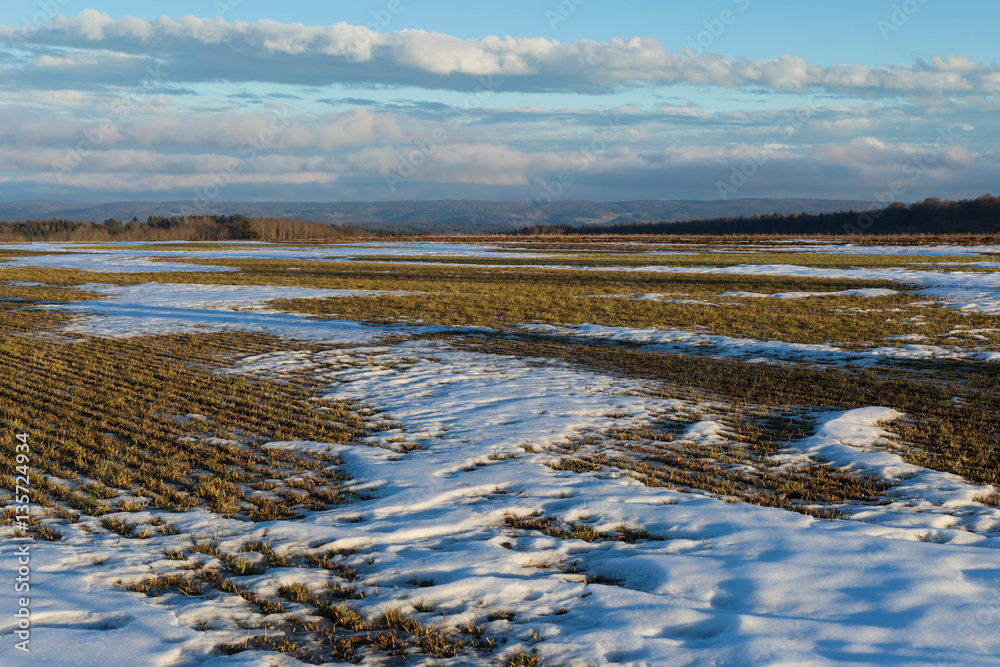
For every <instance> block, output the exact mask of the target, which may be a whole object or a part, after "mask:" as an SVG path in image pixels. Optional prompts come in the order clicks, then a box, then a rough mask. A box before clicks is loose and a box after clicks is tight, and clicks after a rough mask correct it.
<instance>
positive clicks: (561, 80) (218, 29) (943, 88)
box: [0, 10, 1000, 96]
mask: <svg viewBox="0 0 1000 667" xmlns="http://www.w3.org/2000/svg"><path fill="white" fill-rule="evenodd" d="M18 34H19V31H18V30H16V29H12V28H0V40H4V39H11V38H12V37H16V36H17V35H18ZM25 36H26V35H25ZM30 44H31V45H33V47H34V48H36V49H38V50H39V52H38V53H36V55H35V57H34V58H33V59H32V60H30V61H29V62H28V63H26V64H22V65H11V66H8V67H7V68H5V69H6V72H5V73H6V74H8V76H12V77H15V78H16V77H17V76H20V77H21V79H22V81H23V80H25V79H29V78H31V77H37V76H39V75H41V76H44V75H45V73H48V74H49V75H53V74H54V73H56V72H60V73H62V74H64V75H65V74H69V73H72V74H73V75H74V76H75V77H76V78H77V79H78V81H79V83H78V85H80V86H86V85H88V83H89V84H91V85H123V84H124V83H125V82H126V81H129V80H131V81H134V80H135V76H136V75H137V74H139V73H141V72H142V71H143V69H144V67H145V66H146V65H148V64H149V63H151V62H152V61H153V60H154V58H161V59H163V60H164V61H165V62H164V63H163V64H164V66H165V68H166V70H167V71H168V72H169V73H170V78H171V80H172V81H177V82H199V81H217V80H230V81H269V82H289V83H299V84H304V85H326V84H331V83H359V82H364V83H367V84H388V85H415V86H420V87H426V88H450V89H460V90H468V89H469V88H470V80H474V79H475V78H476V77H481V76H494V77H502V79H503V85H504V90H523V91H552V90H576V91H583V92H591V93H599V92H601V91H604V90H608V89H610V88H614V87H618V86H629V85H632V84H635V83H643V84H652V85H669V84H675V83H694V84H708V85H713V86H721V87H725V88H740V87H748V86H756V87H760V86H763V87H767V88H770V89H772V90H784V91H802V90H808V89H814V88H822V89H825V90H833V91H843V92H852V93H854V94H865V95H874V96H883V95H885V94H894V95H896V94H902V95H908V94H925V95H926V94H932V95H939V94H944V93H975V94H983V93H988V92H991V91H995V90H996V88H997V81H998V77H1000V69H998V68H997V67H996V66H995V65H994V66H985V65H979V64H976V63H974V62H973V61H971V60H969V59H968V58H966V57H963V56H956V55H949V56H947V57H943V58H942V57H939V56H935V57H933V58H931V59H930V60H929V61H926V62H924V61H918V62H916V63H914V64H913V65H910V66H906V65H897V66H890V67H877V68H872V67H868V66H865V65H860V64H855V65H838V66H833V67H822V66H818V65H813V64H810V63H808V62H806V61H805V60H804V59H802V58H800V57H797V56H793V55H783V56H780V57H778V58H774V59H766V60H742V59H729V58H725V57H723V56H720V55H717V54H712V53H704V54H701V55H695V54H693V53H692V52H690V51H686V50H685V51H682V52H678V53H671V52H669V51H667V50H666V49H665V48H664V47H663V46H662V45H661V44H660V43H659V42H657V41H656V40H654V39H651V38H644V37H634V38H631V39H612V40H610V41H608V42H604V43H598V42H593V41H588V40H581V41H577V42H571V43H567V44H562V43H560V42H557V41H554V40H549V39H543V38H513V37H496V36H490V37H484V38H479V39H460V38H458V37H454V36H451V35H445V34H441V33H432V32H426V31H423V30H401V31H398V32H392V33H375V32H372V31H371V30H369V29H367V28H365V27H363V26H353V25H348V24H346V23H338V24H335V25H331V26H306V25H302V24H287V23H278V22H275V21H258V22H256V23H243V22H227V21H224V20H222V19H218V18H216V19H201V18H196V17H193V16H187V17H183V18H179V19H171V18H167V17H160V18H158V19H156V20H153V21H150V20H147V19H140V18H134V17H126V18H123V19H117V20H116V19H112V18H110V17H109V16H107V15H105V14H101V13H99V12H96V11H94V10H84V11H83V12H81V13H80V14H79V15H78V16H76V17H72V18H66V17H62V16H60V17H57V18H56V19H55V20H53V21H52V22H51V23H50V24H48V25H46V26H45V27H43V28H42V29H41V30H39V31H37V32H36V33H34V34H33V35H31V42H30ZM47 48H56V49H60V52H59V53H58V54H54V53H51V52H49V51H47V50H46V49H47ZM109 68H110V69H109ZM129 77H131V79H129Z"/></svg>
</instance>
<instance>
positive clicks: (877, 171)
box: [0, 0, 1000, 203]
mask: <svg viewBox="0 0 1000 667" xmlns="http://www.w3.org/2000/svg"><path fill="white" fill-rule="evenodd" d="M997 25H1000V3H987V2H979V1H974V0H953V1H952V2H948V3H945V2H943V1H941V0H888V1H886V0H865V1H862V0H844V1H841V2H838V3H826V2H791V1H779V0H700V1H698V2H693V1H690V2H671V1H664V0H660V1H658V2H653V1H648V0H634V1H632V2H628V1H627V0H619V2H615V3H612V2H608V1H607V0H534V1H528V0H510V1H507V2H504V3H499V2H497V3H480V4H472V3H468V2H464V3H459V2H454V1H451V0H448V1H439V2H431V1H430V0H365V1H361V2H344V1H343V0H328V1H326V2H304V1H301V0H283V1H282V2H273V0H271V1H269V2H264V1H263V0H175V1H171V2H166V1H162V2H142V1H139V0H130V1H128V2H123V1H118V0H105V1H103V2H102V1H100V0H5V1H4V3H3V4H2V5H0V200H2V201H29V200H60V201H117V200H160V201H165V200H183V201H199V200H201V201H209V200H218V201H234V200H250V201H345V200H346V201H360V200H363V201H377V200H401V199H442V198H449V199H500V200H536V201H538V202H542V203H544V202H547V201H549V200H553V199H588V200H598V201H624V200H634V199H698V200H717V199H733V198H743V197H809V198H823V199H860V200H865V201H869V200H882V201H886V202H888V201H907V202H909V201H917V200H920V199H923V198H925V197H931V196H937V197H942V198H952V199H954V198H965V197H976V196H979V195H981V194H984V193H987V192H997V191H998V190H1000V188H997V187H995V185H994V184H995V183H997V177H998V176H1000V114H998V113H997V112H998V111H1000V108H998V107H1000V100H998V99H997V96H998V95H1000V64H998V62H997V60H998V54H997V48H996V46H995V37H994V34H993V33H994V32H995V26H997Z"/></svg>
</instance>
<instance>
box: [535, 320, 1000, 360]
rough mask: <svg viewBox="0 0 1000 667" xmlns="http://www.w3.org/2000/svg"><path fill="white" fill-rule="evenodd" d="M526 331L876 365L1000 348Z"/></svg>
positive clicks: (594, 329) (672, 332)
mask: <svg viewBox="0 0 1000 667" xmlns="http://www.w3.org/2000/svg"><path fill="white" fill-rule="evenodd" d="M521 328H522V329H524V330H525V331H531V332H534V333H543V334H550V335H553V334H554V335H560V336H570V337H574V338H594V339H600V340H607V341H614V342H619V343H643V344H648V345H651V346H654V349H658V350H661V351H664V352H675V353H677V352H683V353H698V354H708V355H711V356H715V357H735V358H739V359H749V360H754V359H763V360H790V361H815V362H827V363H851V364H861V365H864V364H871V363H874V362H877V361H881V360H893V359H896V360H903V359H906V360H920V359H952V360H972V361H986V362H996V361H1000V352H998V351H993V350H972V351H970V350H965V349H953V348H945V347H939V346H936V345H920V344H908V345H899V346H892V347H890V346H885V347H876V348H864V349H847V348H843V347H838V346H836V345H830V344H826V343H787V342H784V341H776V340H772V341H761V340H754V339H750V338H734V337H732V336H718V335H713V334H706V333H700V332H697V331H688V330H683V329H654V328H633V327H610V326H602V325H596V324H579V325H564V326H553V325H550V324H524V325H521Z"/></svg>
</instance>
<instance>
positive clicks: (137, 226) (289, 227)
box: [0, 215, 412, 243]
mask: <svg viewBox="0 0 1000 667" xmlns="http://www.w3.org/2000/svg"><path fill="white" fill-rule="evenodd" d="M411 235H412V233H409V232H399V231H392V230H377V231H374V230H367V229H362V228H360V227H351V226H347V225H326V224H322V223H318V222H307V221H305V220H292V219H285V218H249V217H246V216H243V215H199V216H176V217H162V216H151V217H149V218H147V219H146V221H145V222H141V221H140V220H139V219H138V218H132V220H130V221H128V222H125V221H122V220H116V219H115V218H108V219H107V220H104V221H103V222H99V223H92V222H79V221H75V220H62V219H58V218H56V219H51V220H26V221H23V222H7V221H0V241H3V242H6V243H11V242H15V243H16V242H30V241H50V242H68V243H94V242H98V243H99V242H107V241H327V240H341V239H361V238H385V237H398V236H411Z"/></svg>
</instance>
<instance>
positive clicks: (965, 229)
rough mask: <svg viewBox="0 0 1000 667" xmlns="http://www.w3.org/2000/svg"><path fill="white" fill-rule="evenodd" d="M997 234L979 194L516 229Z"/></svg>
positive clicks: (999, 226)
mask: <svg viewBox="0 0 1000 667" xmlns="http://www.w3.org/2000/svg"><path fill="white" fill-rule="evenodd" d="M997 233H1000V197H994V196H993V195H989V194H987V195H983V196H982V197H979V198H977V199H964V200H961V201H950V200H941V199H938V198H937V197H932V198H930V199H925V200H923V201H921V202H917V203H914V204H910V205H909V206H907V205H906V204H899V203H896V204H890V205H889V206H887V207H886V208H878V209H873V210H869V211H853V210H852V211H840V212H838V213H819V214H807V213H796V214H791V215H777V214H775V215H754V216H751V217H744V216H740V217H736V218H716V219H712V220H691V221H687V222H650V223H634V224H633V223H629V224H617V225H583V226H580V227H573V226H571V225H533V226H530V227H523V228H521V229H519V230H517V231H515V232H513V234H514V235H518V236H537V235H552V234H557V235H615V236H632V235H639V236H641V235H653V234H693V235H715V236H719V235H776V236H777V235H803V236H820V235H834V236H839V235H844V234H847V235H859V234H877V235H892V234H903V235H916V234H921V235H938V234H997Z"/></svg>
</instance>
